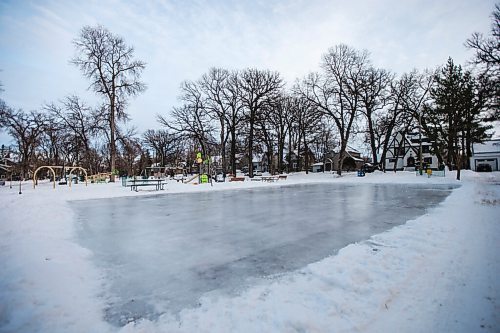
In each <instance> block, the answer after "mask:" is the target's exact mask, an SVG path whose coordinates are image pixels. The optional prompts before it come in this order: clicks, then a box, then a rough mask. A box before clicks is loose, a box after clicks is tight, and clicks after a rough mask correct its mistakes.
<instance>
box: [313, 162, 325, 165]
mask: <svg viewBox="0 0 500 333" xmlns="http://www.w3.org/2000/svg"><path fill="white" fill-rule="evenodd" d="M311 166H323V162H318V163H314V164H313V165H311Z"/></svg>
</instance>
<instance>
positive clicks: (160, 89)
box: [0, 0, 495, 143]
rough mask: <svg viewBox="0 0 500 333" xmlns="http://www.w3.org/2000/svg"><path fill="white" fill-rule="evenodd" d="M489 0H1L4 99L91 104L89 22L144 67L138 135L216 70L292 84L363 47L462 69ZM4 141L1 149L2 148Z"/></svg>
mask: <svg viewBox="0 0 500 333" xmlns="http://www.w3.org/2000/svg"><path fill="white" fill-rule="evenodd" d="M494 4H495V1H492V0H490V1H488V0H469V1H466V0H446V1H445V0H431V1H426V0H421V1H410V0H408V1H405V0H378V1H375V0H373V1H342V0H317V1H314V0H290V1H272V0H269V1H244V0H241V1H222V0H221V1H189V0H179V1H169V0H165V1H161V0H156V1H148V0H138V1H118V0H90V1H64V0H60V1H50V0H47V1H44V0H38V1H35V0H33V1H22V0H18V1H16V0H12V1H8V0H7V1H6V0H1V1H0V45H1V46H0V50H1V51H0V69H1V70H2V71H1V72H0V81H1V82H2V84H3V89H4V92H2V93H1V95H0V97H1V98H2V99H4V100H5V101H6V102H7V104H8V105H10V106H12V107H14V108H22V109H24V110H32V109H39V108H40V107H41V106H42V105H43V104H44V103H48V102H53V101H54V102H57V101H58V100H60V99H62V98H63V97H64V96H67V95H69V94H77V95H80V96H82V97H83V98H84V99H85V100H87V101H88V102H89V103H90V104H96V101H97V99H96V97H94V95H93V94H92V93H91V92H89V91H87V87H88V85H89V82H88V81H87V80H86V79H85V78H84V77H83V76H82V75H81V73H80V72H79V70H78V69H77V68H76V67H74V66H73V65H71V64H69V60H70V59H71V58H72V57H73V55H74V47H73V45H72V40H74V39H75V38H76V37H77V36H78V34H79V31H80V29H81V28H82V27H83V26H84V25H97V24H101V25H104V26H105V27H107V28H108V29H109V30H110V31H112V32H113V33H115V34H118V35H120V36H122V37H123V38H124V39H125V41H126V43H127V44H128V45H131V46H133V47H134V48H135V56H136V58H138V59H140V60H142V61H145V62H146V63H147V67H146V70H145V71H144V73H143V76H142V79H143V81H144V82H145V83H146V84H147V86H148V89H147V90H146V92H145V93H143V94H141V95H140V96H138V97H136V98H135V99H133V100H132V101H131V103H130V106H129V109H128V110H129V113H130V115H131V117H132V122H131V123H132V124H133V125H135V126H136V127H137V128H138V129H139V130H140V131H143V130H145V129H147V128H157V127H158V125H157V123H156V120H155V115H156V114H159V113H160V114H166V113H167V112H168V111H169V110H170V109H171V107H172V106H173V105H176V104H177V103H178V102H177V95H178V93H179V89H178V88H179V85H180V83H181V82H182V81H183V80H195V79H197V78H199V77H200V76H201V75H202V74H203V73H205V72H206V71H207V70H208V69H209V68H210V67H212V66H220V67H224V68H228V69H241V68H247V67H256V68H262V69H264V68H265V69H271V70H276V71H279V72H280V73H281V74H282V76H283V77H284V78H285V79H286V81H287V82H293V81H294V80H295V78H297V77H302V76H304V75H305V74H307V73H308V72H310V71H315V70H317V69H318V64H319V61H320V58H321V55H322V54H323V53H325V52H326V51H327V50H328V48H329V47H332V46H334V45H336V44H339V43H345V44H348V45H351V46H353V47H355V48H358V49H367V50H368V51H369V52H370V53H371V59H372V62H373V63H374V64H375V65H376V66H379V67H383V68H386V69H389V70H392V71H394V72H396V73H402V72H405V71H409V70H411V69H412V68H417V69H424V68H434V67H436V66H438V65H441V64H444V63H445V62H446V60H447V58H448V57H449V56H451V57H452V58H453V59H454V60H455V62H456V63H460V64H464V63H465V62H466V60H467V59H470V58H471V56H472V53H471V51H468V50H466V49H465V47H464V46H463V44H464V41H465V40H466V39H467V38H468V37H469V36H470V35H471V33H472V32H474V31H480V32H488V31H489V26H490V23H491V18H490V14H491V12H492V11H493V9H494ZM5 141H6V136H5V135H2V134H0V143H6V142H5Z"/></svg>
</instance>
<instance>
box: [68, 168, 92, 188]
mask: <svg viewBox="0 0 500 333" xmlns="http://www.w3.org/2000/svg"><path fill="white" fill-rule="evenodd" d="M69 169H70V171H69V176H70V177H69V179H70V182H69V187H71V174H72V173H73V170H75V169H78V170H82V171H83V173H84V174H85V186H87V185H88V184H87V170H85V169H84V168H82V167H78V166H77V167H70V168H69Z"/></svg>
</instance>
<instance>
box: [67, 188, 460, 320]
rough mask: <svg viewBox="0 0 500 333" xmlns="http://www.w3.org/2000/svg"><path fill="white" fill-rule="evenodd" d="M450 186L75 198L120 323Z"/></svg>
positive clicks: (328, 247) (360, 233)
mask: <svg viewBox="0 0 500 333" xmlns="http://www.w3.org/2000/svg"><path fill="white" fill-rule="evenodd" d="M452 189H453V187H452V186H451V185H435V184H434V185H431V186H427V185H418V184H411V185H408V184H405V185H401V184H385V185H375V184H356V185H353V184H334V185H331V184H310V185H294V186H282V187H275V188H261V189H246V190H234V191H219V192H210V193H189V194H170V195H158V196H149V197H129V198H113V199H100V200H86V201H75V202H72V203H71V205H72V207H73V208H74V209H75V211H76V212H77V216H78V218H77V223H78V225H77V229H78V234H77V238H78V239H77V241H78V242H79V243H80V244H81V245H82V246H84V247H87V248H89V249H90V250H91V251H92V252H93V253H94V260H95V262H96V264H97V266H98V267H100V268H101V269H102V270H103V272H104V273H105V274H106V281H107V285H106V286H105V291H104V295H103V297H104V298H105V299H106V302H107V304H108V308H107V310H106V319H107V320H108V321H109V322H111V323H113V324H115V325H118V326H122V325H125V324H126V323H127V322H128V321H130V320H135V319H138V318H147V319H155V318H157V317H158V316H159V315H161V314H163V313H166V312H170V313H174V314H175V313H178V312H179V311H180V310H182V309H184V308H188V307H195V306H197V304H198V300H199V298H200V297H202V296H206V295H212V296H216V295H218V294H228V293H238V292H239V291H240V290H243V289H244V288H246V287H248V286H249V285H251V284H253V283H256V282H257V281H258V280H259V279H263V278H264V279H266V278H272V276H273V275H275V274H280V273H284V272H288V271H292V270H295V269H298V268H301V267H304V266H305V265H307V264H309V263H312V262H316V261H318V260H321V259H323V258H325V257H327V256H329V255H332V254H335V253H336V252H337V251H338V250H339V249H341V248H342V247H345V246H346V245H348V244H350V243H353V242H359V241H363V240H365V239H367V238H369V237H370V236H371V235H374V234H377V233H380V232H382V231H385V230H388V229H390V228H392V227H393V226H395V225H398V224H402V223H405V222H406V221H408V220H411V219H414V218H416V217H418V216H420V215H423V214H425V212H426V210H428V209H429V208H432V207H434V206H436V205H437V204H439V203H440V202H442V201H443V200H444V199H445V198H446V196H448V194H449V193H450V192H451V190H452Z"/></svg>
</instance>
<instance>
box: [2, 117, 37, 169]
mask: <svg viewBox="0 0 500 333" xmlns="http://www.w3.org/2000/svg"><path fill="white" fill-rule="evenodd" d="M45 121H46V119H45V117H44V115H43V114H41V113H38V112H36V111H31V112H24V111H23V110H18V111H15V110H13V109H11V108H8V107H6V108H5V109H4V110H3V111H2V114H1V117H0V122H1V124H2V127H6V128H7V131H8V133H9V134H10V136H12V137H13V138H14V140H15V141H16V144H17V148H18V151H19V154H20V175H21V177H22V178H25V177H26V176H27V174H28V170H29V169H31V167H32V166H35V165H34V164H35V163H36V160H35V153H36V149H37V148H38V145H39V144H40V139H41V136H42V134H43V131H44V129H45V126H44V125H45Z"/></svg>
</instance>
